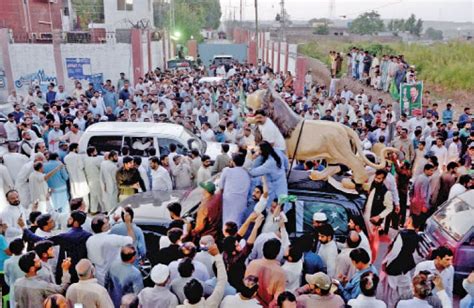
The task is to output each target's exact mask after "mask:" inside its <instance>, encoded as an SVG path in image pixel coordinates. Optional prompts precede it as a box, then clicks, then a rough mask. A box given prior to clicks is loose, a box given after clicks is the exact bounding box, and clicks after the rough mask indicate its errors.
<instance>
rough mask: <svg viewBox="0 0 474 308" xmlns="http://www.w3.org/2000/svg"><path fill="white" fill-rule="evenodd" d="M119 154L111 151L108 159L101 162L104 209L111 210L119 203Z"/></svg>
mask: <svg viewBox="0 0 474 308" xmlns="http://www.w3.org/2000/svg"><path fill="white" fill-rule="evenodd" d="M117 162H118V154H117V152H115V151H110V153H109V155H108V159H106V160H104V161H103V162H102V163H101V164H100V187H101V189H102V199H103V201H104V207H105V208H104V210H105V211H107V212H110V210H112V209H113V208H115V206H116V205H117V199H118V187H117V180H116V177H115V176H116V174H117V170H118V166H117Z"/></svg>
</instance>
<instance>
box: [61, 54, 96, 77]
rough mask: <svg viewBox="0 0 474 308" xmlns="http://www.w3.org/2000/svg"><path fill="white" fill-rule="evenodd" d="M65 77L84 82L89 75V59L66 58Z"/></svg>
mask: <svg viewBox="0 0 474 308" xmlns="http://www.w3.org/2000/svg"><path fill="white" fill-rule="evenodd" d="M66 70H67V77H68V78H71V79H76V80H85V79H87V78H86V77H87V76H90V75H91V59H90V58H66Z"/></svg>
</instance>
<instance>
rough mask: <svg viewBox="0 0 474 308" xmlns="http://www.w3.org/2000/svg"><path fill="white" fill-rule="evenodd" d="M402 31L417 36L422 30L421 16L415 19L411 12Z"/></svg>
mask: <svg viewBox="0 0 474 308" xmlns="http://www.w3.org/2000/svg"><path fill="white" fill-rule="evenodd" d="M404 31H408V32H409V33H410V34H413V35H416V36H418V37H419V36H420V35H421V32H423V20H421V18H418V20H417V19H416V16H415V14H411V15H410V17H409V18H408V19H407V21H406V22H405V27H404Z"/></svg>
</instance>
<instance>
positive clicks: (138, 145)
mask: <svg viewBox="0 0 474 308" xmlns="http://www.w3.org/2000/svg"><path fill="white" fill-rule="evenodd" d="M171 143H174V144H176V146H177V153H178V154H182V155H187V154H188V153H189V152H190V151H191V149H197V150H199V153H201V154H206V155H209V157H210V158H211V160H213V161H214V160H215V159H216V157H217V155H219V154H220V153H221V145H220V143H218V142H205V141H203V140H201V139H199V137H198V136H196V135H195V134H193V133H192V132H191V131H189V130H188V129H186V128H184V127H183V126H181V125H178V124H172V123H150V122H99V123H96V124H93V125H91V126H89V127H88V128H87V129H86V131H85V132H84V134H83V135H82V137H81V140H80V141H79V152H80V153H85V152H86V150H87V148H88V147H89V146H94V147H95V148H96V149H97V152H98V154H99V155H103V154H104V152H108V151H111V150H115V151H118V152H120V150H121V149H122V147H124V146H128V147H129V148H130V155H132V156H135V155H137V156H144V157H146V156H148V151H147V150H148V149H149V148H155V149H156V155H157V156H160V155H168V154H169V152H170V151H169V145H170V144H171ZM236 151H237V146H236V145H233V144H231V145H230V151H229V154H230V153H234V152H236Z"/></svg>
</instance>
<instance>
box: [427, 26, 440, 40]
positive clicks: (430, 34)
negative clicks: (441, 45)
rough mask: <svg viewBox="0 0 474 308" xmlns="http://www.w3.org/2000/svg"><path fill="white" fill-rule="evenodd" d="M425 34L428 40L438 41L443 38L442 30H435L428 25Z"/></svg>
mask: <svg viewBox="0 0 474 308" xmlns="http://www.w3.org/2000/svg"><path fill="white" fill-rule="evenodd" d="M425 36H426V38H428V39H429V40H433V41H440V40H442V39H443V31H441V30H436V29H433V28H431V27H429V28H428V29H426V32H425Z"/></svg>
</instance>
